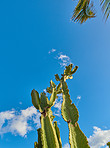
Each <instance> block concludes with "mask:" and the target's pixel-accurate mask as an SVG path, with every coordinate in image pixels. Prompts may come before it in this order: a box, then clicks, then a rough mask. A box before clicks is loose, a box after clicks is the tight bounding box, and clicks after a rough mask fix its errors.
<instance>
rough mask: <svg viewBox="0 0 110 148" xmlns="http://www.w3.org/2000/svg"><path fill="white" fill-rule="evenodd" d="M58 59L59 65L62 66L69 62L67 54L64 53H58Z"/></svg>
mask: <svg viewBox="0 0 110 148" xmlns="http://www.w3.org/2000/svg"><path fill="white" fill-rule="evenodd" d="M58 60H60V61H61V62H60V65H61V66H62V67H63V66H64V67H65V66H67V65H69V64H70V63H71V60H70V58H69V57H68V56H67V55H64V54H62V53H60V56H59V57H58Z"/></svg>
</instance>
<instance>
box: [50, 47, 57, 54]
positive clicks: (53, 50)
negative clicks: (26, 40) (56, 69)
mask: <svg viewBox="0 0 110 148" xmlns="http://www.w3.org/2000/svg"><path fill="white" fill-rule="evenodd" d="M55 51H56V49H54V48H52V49H51V50H50V51H49V52H48V53H49V54H50V53H52V52H55Z"/></svg>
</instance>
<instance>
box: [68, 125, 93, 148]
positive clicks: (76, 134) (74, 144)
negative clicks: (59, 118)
mask: <svg viewBox="0 0 110 148" xmlns="http://www.w3.org/2000/svg"><path fill="white" fill-rule="evenodd" d="M68 127H69V143H70V146H71V148H90V146H89V145H88V141H87V138H86V136H85V135H84V133H83V132H82V131H81V129H80V128H79V125H78V123H76V124H75V126H73V125H72V124H71V123H68Z"/></svg>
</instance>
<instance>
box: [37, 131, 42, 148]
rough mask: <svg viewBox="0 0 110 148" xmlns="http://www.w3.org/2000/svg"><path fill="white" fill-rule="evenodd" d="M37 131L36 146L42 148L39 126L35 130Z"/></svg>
mask: <svg viewBox="0 0 110 148" xmlns="http://www.w3.org/2000/svg"><path fill="white" fill-rule="evenodd" d="M37 132H38V148H42V140H41V132H42V131H41V128H39V129H38V130H37Z"/></svg>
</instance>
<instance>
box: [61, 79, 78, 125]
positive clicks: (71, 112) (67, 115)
mask: <svg viewBox="0 0 110 148" xmlns="http://www.w3.org/2000/svg"><path fill="white" fill-rule="evenodd" d="M62 90H63V102H62V106H61V113H62V116H63V119H64V120H65V121H66V122H70V121H71V123H72V124H73V125H74V124H75V123H76V122H77V121H78V117H79V115H78V110H77V108H76V106H75V105H74V104H71V102H72V101H71V99H70V95H69V90H68V87H67V83H66V82H64V81H63V82H62Z"/></svg>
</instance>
